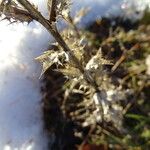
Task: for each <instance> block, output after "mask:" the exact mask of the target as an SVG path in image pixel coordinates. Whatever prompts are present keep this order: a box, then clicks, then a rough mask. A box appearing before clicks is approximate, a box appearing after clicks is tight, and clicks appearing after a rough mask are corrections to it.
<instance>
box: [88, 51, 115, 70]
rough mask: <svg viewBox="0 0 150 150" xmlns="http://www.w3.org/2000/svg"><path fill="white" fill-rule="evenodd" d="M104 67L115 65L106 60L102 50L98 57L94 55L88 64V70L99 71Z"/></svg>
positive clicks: (97, 54)
mask: <svg viewBox="0 0 150 150" xmlns="http://www.w3.org/2000/svg"><path fill="white" fill-rule="evenodd" d="M102 65H113V63H112V62H111V61H110V60H106V59H104V58H103V56H102V53H101V50H98V52H97V53H96V55H94V56H93V57H92V58H91V59H90V60H89V62H88V63H87V64H86V70H89V71H92V70H97V69H99V68H101V67H102Z"/></svg>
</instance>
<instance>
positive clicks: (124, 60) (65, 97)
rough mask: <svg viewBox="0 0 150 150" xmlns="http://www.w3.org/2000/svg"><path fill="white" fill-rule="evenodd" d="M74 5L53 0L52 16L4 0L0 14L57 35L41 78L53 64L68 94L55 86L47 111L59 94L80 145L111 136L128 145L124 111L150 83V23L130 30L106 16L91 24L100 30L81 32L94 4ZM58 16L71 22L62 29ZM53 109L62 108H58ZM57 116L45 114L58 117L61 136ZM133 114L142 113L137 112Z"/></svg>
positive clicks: (23, 3) (20, 1) (50, 4)
mask: <svg viewBox="0 0 150 150" xmlns="http://www.w3.org/2000/svg"><path fill="white" fill-rule="evenodd" d="M70 4H71V3H70V0H48V1H47V7H48V11H49V16H48V19H47V18H45V17H44V16H42V14H41V13H40V12H39V11H38V8H36V7H35V6H34V5H33V4H31V3H30V2H29V1H27V0H16V1H15V0H2V1H1V3H0V15H1V16H4V18H3V19H7V20H9V21H11V22H17V21H19V22H28V23H30V22H31V21H33V20H36V21H38V22H39V23H41V24H42V25H43V26H44V27H45V28H46V29H47V30H48V32H49V33H51V34H52V35H53V36H54V38H55V40H56V41H55V42H54V43H52V44H51V45H50V48H49V49H48V50H47V51H45V52H44V53H43V54H42V55H41V56H39V57H37V58H36V60H38V61H40V62H41V64H42V66H43V69H42V72H41V77H42V76H43V75H44V74H45V73H46V72H47V71H49V70H50V69H52V70H53V71H55V73H56V74H57V73H59V75H63V77H64V78H65V82H64V85H62V89H63V91H64V93H63V94H62V89H57V88H56V89H57V91H55V88H54V89H51V90H52V91H53V93H52V94H51V96H50V98H51V100H47V96H45V97H46V102H44V104H45V106H44V111H45V110H46V112H51V109H52V110H53V109H55V106H52V104H51V102H54V104H55V103H56V101H58V100H56V101H55V100H54V99H55V98H56V97H57V98H58V99H60V97H61V100H62V101H61V102H59V104H58V105H59V106H60V110H61V111H62V114H61V115H63V117H64V118H65V119H66V118H67V119H68V120H69V121H70V120H71V122H73V123H74V124H75V125H76V126H75V127H74V131H73V134H74V136H75V137H77V138H79V139H80V140H81V141H82V142H80V144H81V145H80V146H79V147H80V148H81V147H82V146H83V145H84V144H85V143H87V142H88V141H90V142H93V143H94V144H95V143H98V142H100V144H101V143H103V145H105V144H106V143H107V141H105V140H108V141H109V139H108V138H107V137H109V138H110V141H111V142H112V141H113V142H116V143H119V145H121V146H122V147H123V148H124V149H126V148H127V147H128V140H131V138H129V136H126V135H125V134H126V133H128V132H127V131H126V130H124V129H123V125H122V124H123V116H124V114H126V113H127V112H128V110H129V109H130V107H132V105H133V104H134V103H136V102H135V101H136V99H138V97H139V95H140V96H141V92H142V91H143V89H144V88H145V87H147V86H148V85H149V82H148V77H147V74H146V64H145V62H144V59H143V58H144V57H145V56H144V55H146V54H147V52H145V51H149V47H150V44H149V43H150V37H149V35H150V27H149V26H145V25H143V26H140V27H139V28H137V29H136V30H129V31H128V32H126V30H125V28H123V27H121V25H120V26H119V27H115V26H110V25H109V23H110V24H111V21H108V20H107V19H104V20H103V19H102V20H97V21H96V23H94V27H93V28H94V29H90V31H92V30H93V32H95V34H93V33H90V32H87V31H82V30H80V29H78V28H77V24H78V23H79V22H80V20H81V19H82V17H83V16H85V15H86V13H87V12H88V11H89V9H87V8H86V9H83V8H82V9H81V10H80V11H79V12H77V14H76V15H75V17H74V18H72V17H71V15H70ZM59 18H62V19H64V20H65V21H67V23H68V28H67V29H64V30H63V31H62V32H58V29H57V20H58V19H59ZM12 19H13V20H12ZM116 20H117V19H116ZM105 21H106V25H104V24H105ZM103 23H104V24H103ZM116 24H118V25H119V23H116ZM97 25H98V26H97ZM95 27H96V31H95ZM107 27H108V28H107ZM91 28H92V27H91ZM142 50H143V51H142ZM141 51H142V52H141ZM139 55H142V57H143V58H141V56H139ZM137 58H140V59H139V60H138V59H137ZM116 74H117V75H116ZM58 78H59V77H58ZM64 78H63V80H64ZM58 80H59V79H58ZM51 82H52V83H53V84H55V83H54V82H53V81H51ZM126 82H127V83H126ZM60 91H61V92H60ZM60 93H61V96H60ZM46 95H49V94H47V93H46ZM57 95H59V97H58V96H57ZM131 97H133V98H132V99H131ZM48 98H49V97H48ZM57 98H56V99H57ZM130 100H131V101H130ZM60 110H59V111H60ZM54 113H57V112H56V110H54ZM58 114H60V112H59V113H58ZM52 115H53V113H52V114H48V115H47V114H46V117H47V116H48V118H49V116H51V118H53V119H51V118H50V119H47V120H48V121H50V122H51V125H50V126H51V129H50V130H51V134H53V133H54V134H55V135H56V134H59V133H58V131H57V129H58V128H57V127H56V129H53V128H54V126H53V127H52V125H53V124H54V125H55V126H57V125H56V124H57V123H56V122H55V119H54V118H55V116H52ZM128 116H129V117H131V118H134V119H135V118H137V116H135V115H128ZM57 117H59V115H58V116H57ZM56 120H57V121H58V118H57V119H56ZM59 121H60V122H61V123H62V122H63V121H62V120H59ZM62 125H63V127H62V128H61V129H60V130H59V131H61V132H63V134H64V132H65V129H64V128H65V126H66V124H65V123H64V122H63V123H62ZM148 127H149V126H148ZM148 127H147V128H148ZM87 131H88V132H87ZM143 132H144V131H143ZM143 134H144V133H143ZM145 134H146V133H145ZM145 134H144V135H145ZM59 136H60V135H59ZM61 140H62V139H60V141H61ZM144 140H145V139H144ZM60 141H59V142H60ZM113 142H112V143H113ZM62 143H63V142H62ZM62 143H61V144H62ZM98 144H99V143H98ZM107 144H108V143H107ZM59 146H61V145H59ZM111 146H112V145H111ZM113 148H114V147H113Z"/></svg>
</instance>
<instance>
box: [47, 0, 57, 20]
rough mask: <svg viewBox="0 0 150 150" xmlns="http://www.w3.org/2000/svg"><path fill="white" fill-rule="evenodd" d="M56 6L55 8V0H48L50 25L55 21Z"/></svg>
mask: <svg viewBox="0 0 150 150" xmlns="http://www.w3.org/2000/svg"><path fill="white" fill-rule="evenodd" d="M56 6H57V2H56V0H48V7H49V8H50V10H49V21H50V23H52V22H55V21H56Z"/></svg>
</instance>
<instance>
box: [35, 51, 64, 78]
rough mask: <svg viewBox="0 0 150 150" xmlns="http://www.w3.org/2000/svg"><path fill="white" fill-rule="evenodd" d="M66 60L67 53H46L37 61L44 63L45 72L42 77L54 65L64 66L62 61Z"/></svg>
mask: <svg viewBox="0 0 150 150" xmlns="http://www.w3.org/2000/svg"><path fill="white" fill-rule="evenodd" d="M63 58H65V53H64V52H60V51H54V50H49V51H46V52H44V54H42V55H41V56H39V57H37V58H36V60H38V61H39V62H41V63H42V66H43V70H42V73H41V75H42V74H43V73H44V72H45V71H46V70H47V69H48V68H50V67H51V66H52V65H53V64H56V65H62V62H61V59H63Z"/></svg>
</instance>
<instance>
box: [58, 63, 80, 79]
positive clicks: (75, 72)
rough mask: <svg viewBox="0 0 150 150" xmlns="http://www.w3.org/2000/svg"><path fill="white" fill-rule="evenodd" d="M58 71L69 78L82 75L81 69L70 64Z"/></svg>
mask: <svg viewBox="0 0 150 150" xmlns="http://www.w3.org/2000/svg"><path fill="white" fill-rule="evenodd" d="M57 71H59V72H61V73H62V74H64V75H65V76H67V77H68V78H79V77H80V76H81V73H80V71H79V69H77V68H75V67H71V66H69V65H66V66H65V68H64V69H57Z"/></svg>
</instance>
